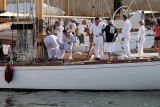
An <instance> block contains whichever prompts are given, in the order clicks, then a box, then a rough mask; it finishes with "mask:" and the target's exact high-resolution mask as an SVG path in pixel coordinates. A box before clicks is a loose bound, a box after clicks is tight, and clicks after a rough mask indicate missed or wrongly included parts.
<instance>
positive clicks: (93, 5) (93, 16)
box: [93, 0, 95, 17]
mask: <svg viewBox="0 0 160 107" xmlns="http://www.w3.org/2000/svg"><path fill="white" fill-rule="evenodd" d="M94 12H95V4H94V0H93V17H94V16H95V15H94Z"/></svg>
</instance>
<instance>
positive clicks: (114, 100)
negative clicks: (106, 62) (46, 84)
mask: <svg viewBox="0 0 160 107" xmlns="http://www.w3.org/2000/svg"><path fill="white" fill-rule="evenodd" d="M0 107H160V91H121V92H89V91H65V92H64V91H63V92H62V91H37V92H14V91H0Z"/></svg>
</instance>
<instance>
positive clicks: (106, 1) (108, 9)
mask: <svg viewBox="0 0 160 107" xmlns="http://www.w3.org/2000/svg"><path fill="white" fill-rule="evenodd" d="M104 2H105V4H106V7H107V11H108V13H109V16H110V17H111V18H112V15H111V11H110V7H109V5H108V0H104ZM112 19H113V18H112Z"/></svg>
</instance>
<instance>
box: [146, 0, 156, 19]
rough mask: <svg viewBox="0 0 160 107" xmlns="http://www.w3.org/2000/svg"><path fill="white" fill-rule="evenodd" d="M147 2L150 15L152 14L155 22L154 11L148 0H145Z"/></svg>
mask: <svg viewBox="0 0 160 107" xmlns="http://www.w3.org/2000/svg"><path fill="white" fill-rule="evenodd" d="M147 3H148V5H149V8H150V10H151V12H152V15H153V18H154V21H155V22H156V18H155V16H154V13H153V10H152V7H151V4H150V2H149V0H147Z"/></svg>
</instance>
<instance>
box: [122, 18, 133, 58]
mask: <svg viewBox="0 0 160 107" xmlns="http://www.w3.org/2000/svg"><path fill="white" fill-rule="evenodd" d="M123 21H124V26H123V32H122V34H123V37H122V41H123V48H124V51H125V54H126V55H127V56H128V57H130V56H131V52H130V46H129V43H130V37H131V36H130V31H131V22H130V21H129V20H128V18H127V16H126V15H123Z"/></svg>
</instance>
